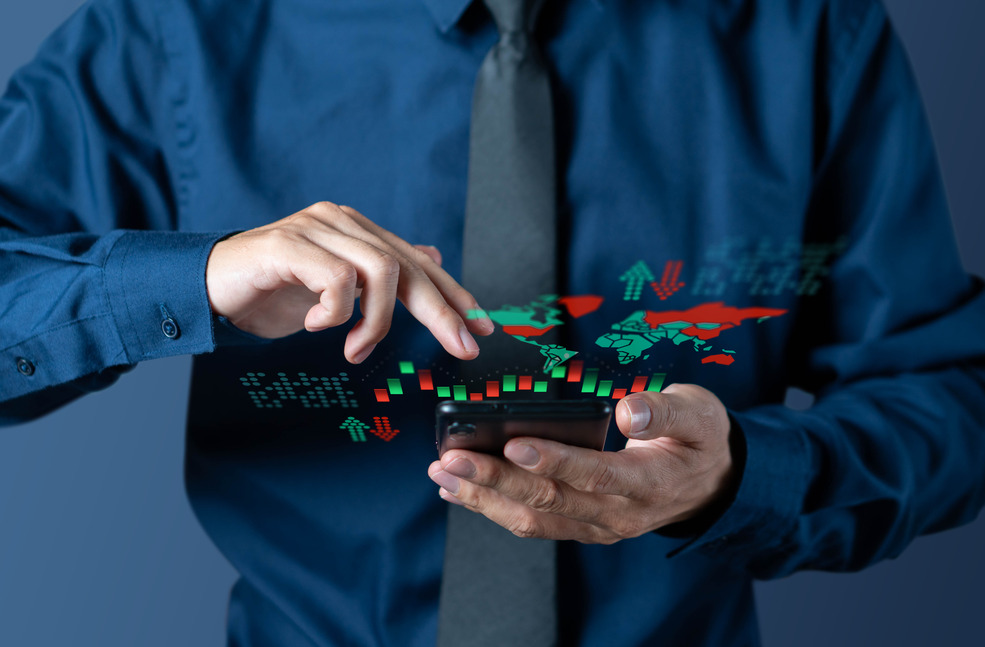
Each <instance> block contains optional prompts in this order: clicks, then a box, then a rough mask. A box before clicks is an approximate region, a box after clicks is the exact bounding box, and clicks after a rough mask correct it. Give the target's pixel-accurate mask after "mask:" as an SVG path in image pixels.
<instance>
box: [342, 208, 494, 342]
mask: <svg viewBox="0 0 985 647" xmlns="http://www.w3.org/2000/svg"><path fill="white" fill-rule="evenodd" d="M341 209H342V210H343V211H345V212H346V213H347V214H349V215H350V216H351V217H353V218H356V219H358V220H359V223H360V225H361V226H362V227H363V228H365V229H366V230H367V231H369V232H371V233H372V234H373V235H375V236H377V237H378V238H380V239H381V240H383V241H384V242H385V243H386V244H387V245H389V246H390V247H391V248H393V250H395V251H396V252H398V253H399V254H400V256H401V257H402V258H400V259H399V260H400V261H401V265H403V269H404V270H405V271H406V270H411V271H410V274H411V275H413V274H416V272H414V270H419V271H420V272H422V273H423V274H424V276H425V277H426V278H427V280H428V281H429V282H430V283H431V285H432V286H433V287H434V289H435V290H436V291H437V293H438V296H440V298H441V299H442V300H443V301H445V303H447V304H448V305H449V306H450V307H451V308H452V309H453V310H454V311H455V312H456V313H457V314H458V316H459V317H460V318H461V320H462V322H463V323H464V324H465V327H466V329H467V330H469V331H470V332H473V333H476V334H479V335H489V334H492V332H493V331H494V330H495V326H494V325H493V322H492V320H490V319H489V317H488V315H487V314H486V313H485V311H484V310H483V309H482V308H480V307H479V304H478V303H477V302H476V300H475V297H473V296H472V294H471V293H470V292H469V291H468V290H466V289H465V288H464V287H462V285H461V284H460V283H459V282H458V281H456V280H455V279H454V278H452V276H451V275H450V274H449V273H448V272H446V271H445V270H444V268H442V266H441V263H440V262H438V261H437V260H436V259H435V257H434V256H433V255H432V254H429V253H427V252H426V251H424V250H422V249H420V246H417V245H411V244H410V243H408V242H407V241H406V240H404V239H403V238H401V237H400V236H397V235H396V234H394V233H393V232H391V231H389V230H387V229H384V228H383V227H381V226H380V225H378V224H376V223H375V222H373V221H372V220H370V219H369V218H367V217H366V216H364V215H362V214H361V213H359V212H358V211H356V210H355V209H352V208H351V207H346V206H343V207H341ZM435 251H437V250H435ZM438 258H440V252H439V253H438ZM407 278H410V279H413V278H414V277H413V276H410V277H407ZM422 278H423V277H422ZM419 286H420V284H419V283H413V284H412V286H411V287H414V288H417V287H419ZM413 296H414V294H413V293H408V298H411V297H413ZM427 296H428V298H429V299H430V298H433V296H434V295H431V294H428V295H427ZM398 298H400V301H401V302H402V303H403V304H404V305H405V306H406V307H407V309H408V310H410V311H411V313H412V314H414V315H415V317H417V315H416V313H415V312H414V311H413V310H412V309H411V306H410V304H408V303H407V301H405V300H404V297H403V296H401V295H400V294H399V293H398ZM416 305H417V304H415V306H416ZM426 306H427V302H424V303H422V304H421V307H422V308H425V307H426ZM417 318H418V319H419V320H420V317H417ZM422 323H424V324H425V325H427V323H425V322H424V321H422ZM432 332H433V331H432Z"/></svg>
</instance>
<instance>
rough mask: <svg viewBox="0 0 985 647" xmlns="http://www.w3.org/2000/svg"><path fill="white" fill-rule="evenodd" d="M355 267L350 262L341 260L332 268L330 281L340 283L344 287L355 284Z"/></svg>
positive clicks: (335, 283)
mask: <svg viewBox="0 0 985 647" xmlns="http://www.w3.org/2000/svg"><path fill="white" fill-rule="evenodd" d="M357 278H358V276H357V272H356V268H355V267H354V266H353V265H352V263H347V262H344V261H343V262H341V263H339V264H338V265H336V266H335V269H333V270H332V283H333V284H334V285H341V287H343V288H344V289H349V288H350V287H353V286H355V283H356V280H357Z"/></svg>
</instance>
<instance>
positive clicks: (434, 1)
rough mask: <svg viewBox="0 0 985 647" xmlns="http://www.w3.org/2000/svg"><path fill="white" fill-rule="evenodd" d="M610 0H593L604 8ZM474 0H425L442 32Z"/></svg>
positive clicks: (599, 6)
mask: <svg viewBox="0 0 985 647" xmlns="http://www.w3.org/2000/svg"><path fill="white" fill-rule="evenodd" d="M474 1H475V2H481V0H474ZM608 1H609V0H592V4H594V5H595V6H596V7H597V8H599V9H603V8H604V7H605V4H606V2H608ZM472 2H473V0H424V4H425V5H427V8H428V11H430V12H431V17H432V18H434V22H435V23H437V25H438V29H440V30H441V32H442V33H447V32H448V30H449V29H451V28H452V27H453V26H454V25H455V23H457V22H458V20H459V18H461V17H462V14H463V13H465V10H466V9H468V6H469V5H470V4H472Z"/></svg>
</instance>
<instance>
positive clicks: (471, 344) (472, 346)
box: [458, 328, 479, 353]
mask: <svg viewBox="0 0 985 647" xmlns="http://www.w3.org/2000/svg"><path fill="white" fill-rule="evenodd" d="M458 336H459V337H461V338H462V346H464V347H465V350H466V351H468V352H469V353H478V352H479V344H477V343H475V339H473V338H472V335H470V334H469V331H468V330H466V329H465V328H462V329H461V330H460V331H458Z"/></svg>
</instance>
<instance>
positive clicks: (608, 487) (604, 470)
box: [503, 438, 642, 498]
mask: <svg viewBox="0 0 985 647" xmlns="http://www.w3.org/2000/svg"><path fill="white" fill-rule="evenodd" d="M625 451H626V450H623V452H600V451H597V450H594V449H585V448H583V447H574V446H572V445H566V444H564V443H559V442H555V441H553V440H545V439H542V438H513V439H511V440H510V441H509V442H508V443H506V446H505V447H504V449H503V455H504V456H506V458H507V459H508V460H509V461H510V462H512V463H514V464H516V465H518V466H519V467H521V468H523V469H525V470H527V471H529V472H533V473H534V474H539V475H541V476H545V477H548V478H552V479H556V480H558V481H563V482H564V483H567V484H568V485H570V486H571V487H573V488H575V489H576V490H581V491H582V492H589V493H592V494H611V495H616V496H624V497H634V498H635V496H636V495H637V494H638V491H637V490H638V488H639V485H640V482H641V481H642V479H641V478H640V477H639V471H638V469H637V468H638V467H639V466H638V465H635V464H634V463H635V462H636V461H632V460H627V457H626V456H625Z"/></svg>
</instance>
